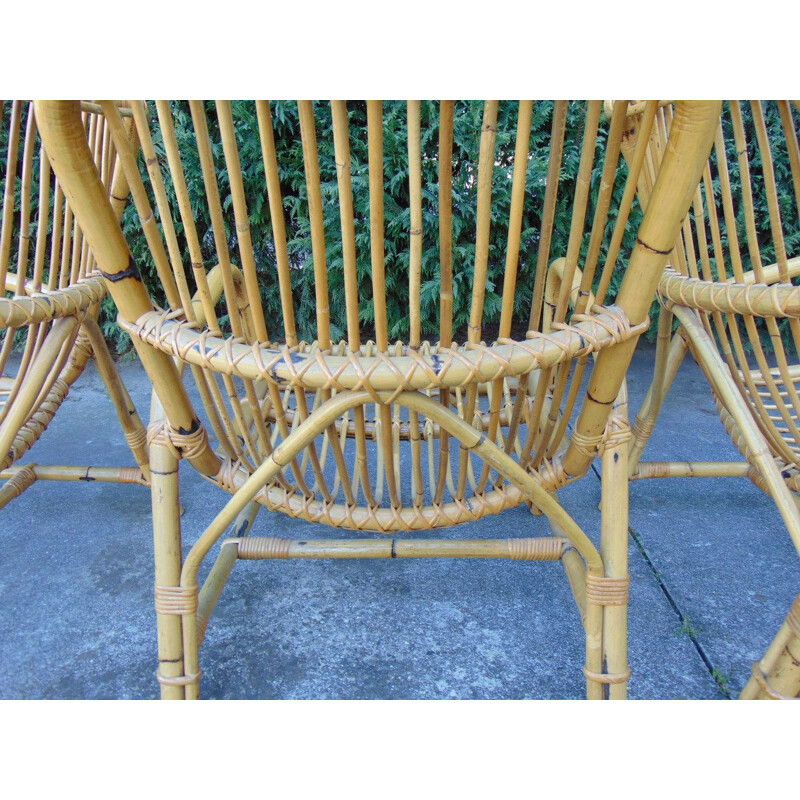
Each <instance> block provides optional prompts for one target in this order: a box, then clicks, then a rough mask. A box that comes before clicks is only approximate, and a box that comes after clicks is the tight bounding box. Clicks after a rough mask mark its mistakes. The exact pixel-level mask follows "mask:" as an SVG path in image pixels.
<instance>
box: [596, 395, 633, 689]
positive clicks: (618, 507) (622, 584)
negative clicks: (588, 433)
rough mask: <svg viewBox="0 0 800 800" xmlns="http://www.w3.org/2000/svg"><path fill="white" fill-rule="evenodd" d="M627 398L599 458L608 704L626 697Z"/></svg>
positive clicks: (616, 413) (620, 405)
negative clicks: (601, 478) (600, 470)
mask: <svg viewBox="0 0 800 800" xmlns="http://www.w3.org/2000/svg"><path fill="white" fill-rule="evenodd" d="M629 441H630V428H629V426H628V417H627V400H626V399H625V400H624V401H623V402H618V403H617V405H616V407H615V410H614V414H613V416H612V417H611V420H610V422H609V432H608V439H607V443H606V448H605V450H604V452H603V456H602V470H603V471H602V476H603V480H602V488H601V504H602V505H601V541H600V554H601V556H602V557H603V565H604V566H605V573H606V585H607V587H608V588H607V590H606V596H605V597H604V605H603V655H604V660H605V671H606V673H607V680H608V681H609V684H608V686H609V692H608V696H609V698H610V699H611V700H625V699H626V698H627V696H628V676H629V675H630V670H629V668H628V583H629V576H628V488H629V485H628V447H629Z"/></svg>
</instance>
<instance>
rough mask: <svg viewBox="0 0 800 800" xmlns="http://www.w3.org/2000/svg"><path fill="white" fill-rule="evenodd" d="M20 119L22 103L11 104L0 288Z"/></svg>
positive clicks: (11, 211)
mask: <svg viewBox="0 0 800 800" xmlns="http://www.w3.org/2000/svg"><path fill="white" fill-rule="evenodd" d="M21 118H22V101H21V100H14V102H13V103H12V104H11V117H10V121H9V125H8V153H7V155H6V183H5V187H4V189H3V226H2V229H0V286H5V285H6V275H7V274H8V259H9V255H10V253H11V232H12V230H13V227H12V226H13V223H14V190H15V185H14V184H15V180H16V175H17V158H18V152H19V130H20V123H21Z"/></svg>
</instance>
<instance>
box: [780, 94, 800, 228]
mask: <svg viewBox="0 0 800 800" xmlns="http://www.w3.org/2000/svg"><path fill="white" fill-rule="evenodd" d="M778 110H779V112H780V115H781V123H782V125H783V135H784V137H785V139H786V151H787V153H788V154H789V166H790V168H791V170H792V183H793V184H794V199H795V202H796V203H797V214H798V216H799V217H800V147H798V144H797V131H796V130H795V127H794V120H793V119H792V109H791V107H790V106H789V103H787V102H786V101H785V100H780V101H778Z"/></svg>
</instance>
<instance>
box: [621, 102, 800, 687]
mask: <svg viewBox="0 0 800 800" xmlns="http://www.w3.org/2000/svg"><path fill="white" fill-rule="evenodd" d="M798 111H799V109H798V107H797V104H795V108H794V109H792V106H791V105H790V104H789V103H788V102H770V103H761V102H757V101H753V102H751V103H750V104H749V106H747V107H743V106H742V104H741V103H740V102H739V101H731V102H730V103H727V104H726V105H725V109H724V113H723V114H722V115H721V117H720V120H719V124H718V126H717V131H716V135H715V143H714V149H713V152H712V154H711V157H710V158H709V161H708V164H707V165H706V167H705V169H704V172H703V178H702V181H701V183H700V185H699V186H698V188H697V191H696V194H695V197H694V200H693V211H694V214H693V218H687V220H686V221H685V222H684V224H683V227H682V230H681V233H680V236H679V237H678V239H677V241H676V244H675V248H674V250H673V252H672V254H671V256H670V262H669V265H668V267H667V269H666V271H665V273H664V277H663V278H662V280H661V283H660V284H659V290H658V296H659V299H660V301H661V304H662V311H661V315H660V319H659V329H658V342H657V350H656V363H655V371H654V377H653V383H652V385H651V387H650V389H649V391H648V393H647V396H646V397H645V400H644V401H643V404H642V407H641V409H640V410H639V413H638V414H637V417H636V421H635V422H634V425H633V427H632V435H633V438H632V442H631V449H630V456H629V458H630V477H631V480H639V479H643V478H663V477H736V476H741V477H748V478H749V479H750V480H751V481H752V482H753V483H754V484H755V485H756V486H758V487H759V488H760V489H762V490H763V491H765V492H766V493H767V494H769V495H770V496H771V497H772V499H773V500H774V501H775V504H776V505H777V507H778V509H779V511H780V513H781V516H782V518H783V521H784V523H785V524H786V527H787V529H788V531H789V535H790V536H791V538H792V541H793V542H794V544H795V547H796V548H797V549H798V552H800V511H798V500H799V499H800V498H798V491H800V397H799V396H798V382H800V362H798V345H800V288H798V287H797V286H795V285H794V279H795V278H796V277H797V276H798V275H799V274H800V257H798V256H797V253H798V252H800V225H798V210H799V209H800V206H799V205H798V204H799V203H800V152H799V151H798V141H797V114H798ZM640 112H641V107H635V108H631V109H630V115H631V116H630V119H631V127H632V129H634V130H638V128H639V126H640V124H641V121H640V118H639V114H640ZM672 121H673V109H672V107H671V105H669V104H668V105H666V106H665V107H664V108H662V109H661V110H660V111H659V114H658V123H657V124H656V125H655V126H654V127H653V129H652V130H653V133H652V136H651V138H650V142H649V151H648V155H647V159H646V169H645V170H643V172H642V179H641V183H640V197H641V200H642V202H643V204H645V205H646V203H647V199H648V197H649V194H650V187H651V186H652V180H653V176H654V175H655V174H656V172H657V169H658V163H659V161H660V159H661V157H662V154H663V152H664V142H665V141H666V138H667V136H668V132H669V128H670V125H671V124H672ZM636 140H637V137H636V136H635V135H634V136H631V137H629V139H628V141H627V142H626V147H627V148H629V149H630V151H631V152H632V151H633V149H634V148H635V146H636ZM779 171H780V173H782V175H783V177H784V182H783V184H782V185H783V186H785V185H786V182H787V181H789V180H791V184H792V185H793V187H794V192H793V193H788V194H787V193H785V191H784V192H781V191H780V190H779V186H778V183H777V181H776V173H777V174H780V173H779ZM761 197H765V198H766V203H767V209H766V211H764V210H763V209H762V210H761V213H759V212H758V211H757V199H758V198H761ZM699 221H702V224H699ZM675 319H676V320H677V322H678V328H677V332H675V333H674V334H673V327H674V320H675ZM687 352H691V354H692V356H693V357H694V358H695V360H696V361H697V363H698V364H699V365H700V367H701V369H702V370H703V372H704V374H705V376H706V378H707V379H708V382H709V385H710V387H711V390H712V394H713V398H714V402H715V404H716V407H717V410H718V412H719V415H720V419H721V421H722V423H723V425H724V426H725V430H726V431H727V433H728V434H729V436H730V437H731V439H732V441H733V442H734V444H735V445H736V446H737V448H738V449H739V451H740V452H741V454H742V457H743V459H744V461H742V462H696V461H693V462H692V461H686V462H663V461H659V462H646V461H642V460H641V457H642V453H643V450H644V448H645V445H646V444H647V441H648V439H649V436H650V434H651V433H652V430H653V427H654V425H655V423H656V419H657V416H658V413H659V411H660V409H661V406H662V403H663V401H664V398H665V396H666V394H667V393H668V391H669V388H670V386H671V384H672V381H673V379H674V378H675V375H676V373H677V370H678V367H679V366H680V364H681V362H682V361H683V358H684V357H685V355H686V353H687ZM798 695H800V596H798V597H797V599H796V600H795V601H794V603H793V605H792V608H791V609H790V611H789V614H788V615H787V617H786V620H785V622H784V624H783V625H782V627H781V629H780V631H779V633H778V635H777V637H776V638H775V640H774V641H773V643H772V645H771V646H770V648H769V650H768V651H767V653H766V654H765V656H764V657H763V658H762V659H761V661H760V662H759V663H756V664H754V665H753V676H752V678H751V679H750V681H749V682H748V684H747V685H746V686H745V688H744V691H743V692H742V694H741V697H742V698H756V697H759V698H778V697H787V696H791V697H796V696H798Z"/></svg>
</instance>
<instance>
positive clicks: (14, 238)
mask: <svg viewBox="0 0 800 800" xmlns="http://www.w3.org/2000/svg"><path fill="white" fill-rule="evenodd" d="M81 109H82V110H81V122H82V124H83V125H84V126H85V128H86V131H87V146H88V147H89V148H90V151H91V153H92V158H93V162H94V163H95V164H96V166H97V169H98V171H99V176H100V181H101V184H102V185H103V186H104V187H108V195H109V198H110V202H111V204H112V207H113V209H114V214H115V216H117V217H119V215H121V214H122V210H123V208H124V206H125V202H126V198H127V195H128V188H127V184H126V182H125V176H124V174H123V173H122V172H121V171H120V170H115V165H116V156H115V152H114V148H113V145H112V142H111V135H110V131H109V130H108V128H107V126H106V124H105V117H104V116H103V115H102V114H101V113H100V109H99V108H98V107H96V106H94V105H92V104H89V103H84V104H83V105H82V107H81ZM0 119H1V122H0V128H1V129H2V134H3V139H2V143H3V145H4V149H3V151H2V152H1V153H0V160H1V161H2V167H0V168H1V169H4V173H3V175H2V180H0V183H1V184H2V187H3V188H2V200H0V202H2V208H1V209H0V216H1V217H2V227H0V286H2V287H3V288H4V292H3V297H2V298H0V480H1V481H2V484H0V508H2V507H3V506H5V505H6V504H7V503H8V502H9V501H10V500H12V499H13V498H14V497H17V496H18V495H19V494H21V493H22V492H23V491H24V490H25V489H27V488H28V487H29V486H31V485H32V484H33V483H34V482H35V481H36V480H40V479H49V480H59V481H94V480H100V481H113V482H117V483H146V482H147V481H148V478H149V471H148V466H147V464H148V458H147V441H146V431H145V429H144V427H143V425H142V423H141V421H140V419H139V417H138V415H137V413H136V410H135V408H134V407H133V404H132V403H131V400H130V397H129V395H128V392H127V391H126V389H125V387H124V385H123V384H122V382H121V380H120V378H119V374H118V372H117V368H116V366H115V364H114V361H113V359H112V358H111V354H110V353H109V350H108V346H107V345H106V342H105V340H104V339H103V335H102V333H101V331H100V328H99V327H98V325H97V315H98V312H99V310H100V304H101V302H102V301H103V299H104V298H105V297H106V295H107V290H106V287H105V284H104V281H103V279H102V277H101V276H100V275H99V274H98V273H97V268H96V264H95V261H94V258H93V256H92V253H91V251H90V249H89V247H88V243H87V241H86V239H85V238H84V237H83V233H82V231H81V229H80V226H79V225H77V222H76V221H75V219H74V215H73V213H72V209H71V208H70V206H69V203H67V202H66V201H65V198H64V192H63V190H62V189H61V187H60V186H59V185H58V183H57V182H54V181H53V180H52V170H51V167H50V162H49V161H48V159H47V156H46V154H45V153H44V151H43V150H42V149H41V142H40V140H39V136H38V130H37V124H36V115H35V112H34V106H33V104H32V103H28V102H24V101H19V100H16V101H13V102H10V103H9V102H4V103H3V104H2V116H1V117H0ZM90 359H93V360H94V363H95V365H96V366H97V369H98V371H99V373H100V375H101V377H102V379H103V382H104V384H105V387H106V390H107V391H108V395H109V398H110V399H111V401H112V402H113V404H114V406H115V409H116V411H117V415H118V417H119V420H120V424H121V426H122V430H123V433H124V435H125V438H126V440H127V442H128V444H129V445H130V448H131V452H132V454H133V457H134V464H133V466H128V467H116V468H112V467H97V466H91V465H89V466H77V465H69V466H64V465H41V464H35V463H21V460H23V457H24V456H25V454H26V453H27V452H28V450H29V449H30V448H31V447H32V446H33V445H34V444H35V442H36V441H38V439H39V437H40V436H41V435H42V434H43V433H44V431H45V429H46V428H47V426H48V424H49V422H50V420H51V419H52V418H53V416H54V414H55V413H56V412H57V410H58V408H59V406H60V405H61V403H62V402H63V401H64V398H65V397H66V395H67V393H68V392H69V389H70V387H71V386H72V384H73V383H74V382H75V381H76V380H77V379H78V378H79V377H80V375H81V373H82V372H83V370H84V368H85V367H86V365H87V363H88V362H89V360H90ZM88 455H89V454H87V456H88Z"/></svg>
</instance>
